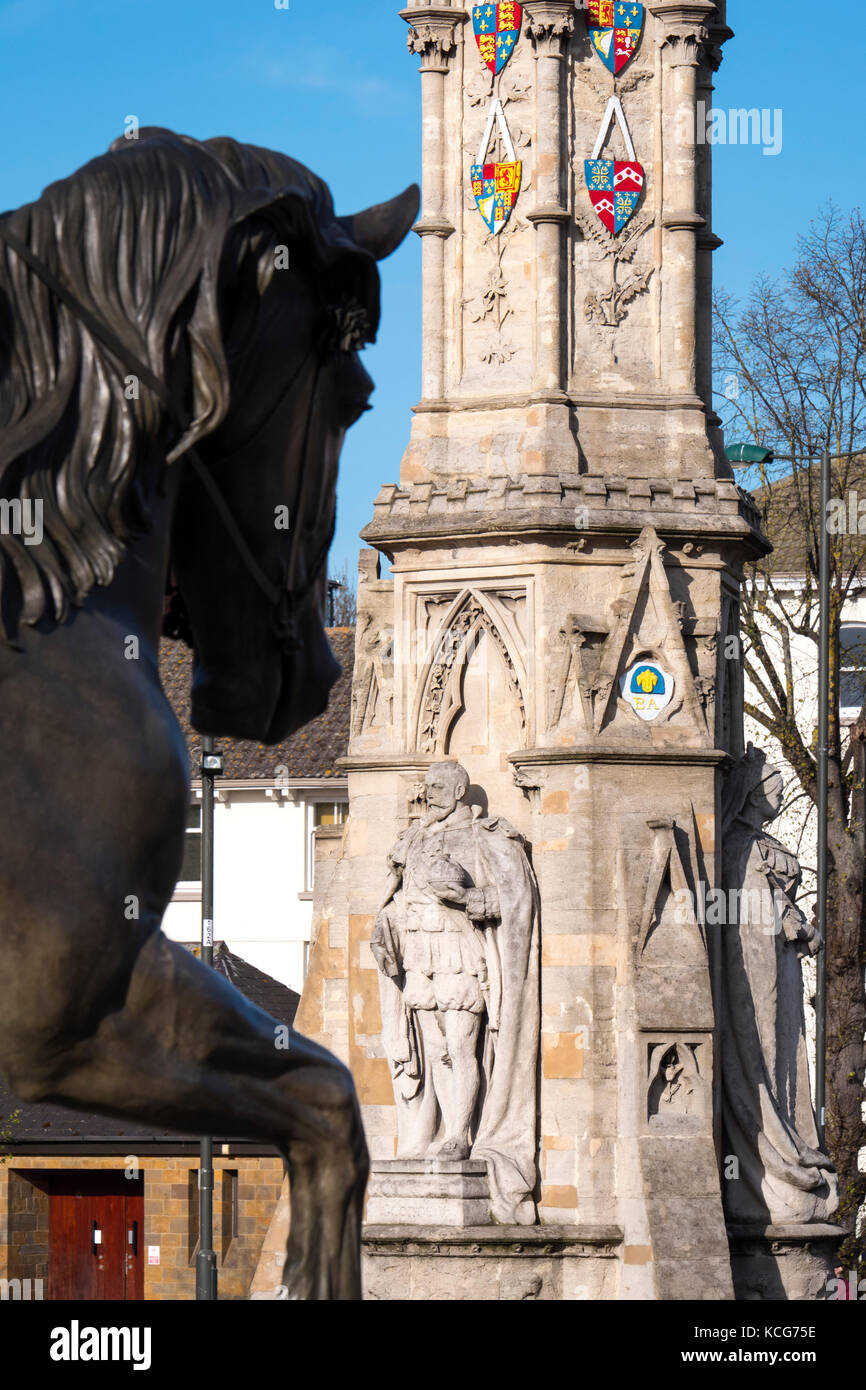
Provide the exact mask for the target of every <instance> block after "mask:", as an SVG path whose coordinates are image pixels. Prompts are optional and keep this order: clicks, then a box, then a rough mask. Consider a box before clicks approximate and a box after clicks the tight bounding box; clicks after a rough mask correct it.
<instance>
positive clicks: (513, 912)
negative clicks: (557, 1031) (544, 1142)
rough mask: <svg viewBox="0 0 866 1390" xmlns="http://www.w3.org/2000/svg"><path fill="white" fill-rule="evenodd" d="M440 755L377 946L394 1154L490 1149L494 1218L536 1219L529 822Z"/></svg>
mask: <svg viewBox="0 0 866 1390" xmlns="http://www.w3.org/2000/svg"><path fill="white" fill-rule="evenodd" d="M468 789H469V774H468V773H467V771H466V769H465V768H463V767H461V766H460V764H459V763H455V762H441V763H434V765H433V766H432V767H431V768H430V769H429V771H428V773H427V778H426V782H425V790H426V804H427V809H426V813H425V814H424V815H423V816H422V818H421V819H420V821H418V822H417V823H416V824H414V825H412V826H410V827H409V829H408V830H405V831H404V832H403V834H402V835H401V836H400V838H399V839H398V840H397V843H396V844H395V845H394V846H393V848H392V849H391V851H390V854H389V856H388V862H389V869H390V875H389V879H388V884H387V888H386V891H385V896H384V899H383V904H382V908H381V910H380V912H379V914H378V916H377V918H376V924H375V928H374V932H373V939H372V943H371V946H372V951H373V955H374V956H375V958H376V961H377V964H378V966H379V970H380V989H381V999H382V1021H383V1040H384V1044H385V1050H386V1052H387V1055H388V1059H389V1062H390V1065H391V1073H392V1078H393V1082H394V1094H395V1099H396V1104H397V1112H398V1131H399V1141H398V1157H401V1158H427V1157H438V1158H442V1159H457V1160H459V1159H466V1158H469V1157H470V1156H471V1157H472V1158H476V1159H478V1158H482V1159H485V1160H486V1161H487V1166H488V1172H489V1175H490V1188H491V1209H492V1212H493V1215H494V1217H495V1218H496V1219H497V1220H498V1221H502V1222H505V1223H512V1222H516V1223H519V1224H523V1225H525V1224H532V1223H533V1222H534V1220H535V1207H534V1203H533V1200H532V1193H533V1189H534V1187H535V1181H536V1168H535V1127H536V1125H535V1109H536V1059H537V1051H538V1030H539V1004H538V887H537V884H536V881H535V875H534V874H533V871H532V868H531V866H530V863H529V860H528V858H527V855H526V850H525V847H524V841H523V838H522V836H521V835H519V834H518V832H517V831H516V830H515V829H514V828H513V826H511V825H509V823H508V822H507V821H505V820H502V819H501V818H498V817H490V818H486V817H482V815H481V812H480V809H479V808H478V807H477V806H473V807H470V806H468V805H466V804H465V797H466V793H467V791H468Z"/></svg>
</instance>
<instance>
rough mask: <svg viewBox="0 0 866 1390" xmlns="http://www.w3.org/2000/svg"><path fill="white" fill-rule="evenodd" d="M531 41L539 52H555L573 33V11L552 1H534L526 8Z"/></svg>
mask: <svg viewBox="0 0 866 1390" xmlns="http://www.w3.org/2000/svg"><path fill="white" fill-rule="evenodd" d="M526 14H527V21H528V25H529V32H530V34H531V36H532V40H533V42H534V44H535V45H536V48H538V49H539V50H540V51H542V52H543V51H545V50H546V49H552V50H553V51H557V50H558V49H559V48H561V47H562V45H563V44H564V43H565V42H566V41H567V40H568V38H569V37H570V36H571V34H573V33H574V10H573V8H571V7H570V6H568V5H565V4H562V3H561V2H560V3H557V0H554V2H553V3H551V0H536V3H535V4H533V5H527V6H526Z"/></svg>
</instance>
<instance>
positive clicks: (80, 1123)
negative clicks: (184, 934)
mask: <svg viewBox="0 0 866 1390" xmlns="http://www.w3.org/2000/svg"><path fill="white" fill-rule="evenodd" d="M189 949H190V950H192V951H193V952H194V953H195V954H196V955H197V954H198V952H199V947H198V946H190V947H189ZM214 969H215V970H217V971H218V972H219V974H221V975H224V976H225V978H226V979H227V980H229V981H230V982H231V983H232V984H233V985H236V986H237V988H238V989H239V990H240V991H241V992H242V993H243V994H245V995H246V997H247V999H249V1000H250V1001H251V1002H252V1003H253V1004H257V1005H258V1006H259V1008H260V1009H264V1010H265V1012H266V1013H268V1014H270V1015H271V1017H272V1018H275V1019H276V1020H277V1022H279V1023H286V1024H288V1025H289V1026H290V1027H291V1025H292V1023H293V1022H294V1018H295V1014H296V1013H297V1010H298V1004H299V1003H300V1000H301V996H300V995H299V994H296V993H295V991H294V990H293V989H288V988H287V986H286V985H281V984H280V982H279V981H278V980H274V979H272V978H271V976H270V975H266V974H265V973H264V972H263V971H262V970H257V969H256V967H255V966H254V965H250V964H249V962H248V961H245V960H242V959H241V957H240V956H236V955H233V954H232V952H231V951H230V950H229V949H228V947H227V946H226V945H225V942H222V941H218V942H217V943H216V946H215V948H214ZM15 1111H18V1112H19V1113H20V1118H19V1121H18V1123H17V1124H15V1125H12V1126H10V1130H11V1136H12V1137H11V1139H9V1140H7V1141H4V1142H3V1145H2V1148H0V1152H2V1151H3V1149H5V1150H6V1151H8V1152H12V1153H14V1151H15V1149H16V1147H18V1146H19V1145H26V1146H27V1147H28V1148H33V1147H34V1146H35V1145H37V1144H40V1143H43V1142H44V1143H45V1144H46V1145H47V1144H50V1146H51V1148H52V1150H56V1149H57V1146H58V1144H61V1145H62V1144H63V1142H64V1141H65V1140H68V1141H69V1142H70V1143H78V1144H81V1143H87V1142H90V1143H93V1142H95V1141H97V1140H105V1141H106V1142H107V1143H112V1144H113V1143H117V1142H120V1141H123V1140H126V1139H139V1140H145V1139H146V1140H148V1141H150V1142H151V1143H152V1142H154V1141H156V1142H159V1141H166V1140H168V1141H171V1140H172V1139H176V1138H184V1137H185V1138H190V1137H192V1136H181V1135H178V1134H177V1133H176V1132H173V1131H171V1130H161V1131H156V1130H155V1128H154V1126H153V1125H139V1124H134V1123H132V1122H131V1121H129V1120H118V1119H116V1118H115V1119H109V1118H106V1117H105V1116H104V1115H98V1114H90V1113H87V1112H84V1111H80V1110H67V1109H66V1107H65V1106H62V1105H45V1104H42V1103H41V1102H34V1103H33V1104H27V1103H25V1102H24V1101H20V1100H16V1098H15V1096H13V1095H12V1094H11V1092H10V1091H9V1090H8V1089H7V1087H6V1085H5V1084H4V1082H3V1080H2V1078H0V1124H2V1122H3V1121H5V1119H6V1118H7V1116H9V1115H11V1114H12V1113H14V1112H15ZM219 1137H220V1138H228V1137H230V1136H229V1135H228V1134H226V1135H220V1136H219Z"/></svg>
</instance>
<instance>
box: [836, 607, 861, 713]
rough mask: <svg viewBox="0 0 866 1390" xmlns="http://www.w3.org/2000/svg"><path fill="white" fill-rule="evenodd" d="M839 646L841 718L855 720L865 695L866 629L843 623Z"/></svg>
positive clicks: (858, 625) (857, 625) (855, 624)
mask: <svg viewBox="0 0 866 1390" xmlns="http://www.w3.org/2000/svg"><path fill="white" fill-rule="evenodd" d="M839 644H840V673H839V704H840V706H841V712H842V716H843V718H848V719H856V718H857V715H858V714H859V713H860V710H861V708H862V705H863V696H864V694H866V627H864V626H863V625H861V624H859V623H844V624H843V626H842V631H841V633H840V635H839Z"/></svg>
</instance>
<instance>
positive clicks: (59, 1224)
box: [48, 1169, 144, 1302]
mask: <svg viewBox="0 0 866 1390" xmlns="http://www.w3.org/2000/svg"><path fill="white" fill-rule="evenodd" d="M50 1218H51V1262H50V1265H49V1289H48V1296H49V1298H52V1299H70V1300H72V1301H76V1302H77V1301H78V1300H91V1299H92V1300H99V1299H109V1300H141V1299H143V1298H144V1247H143V1240H144V1183H143V1180H142V1179H141V1178H137V1179H134V1180H128V1179H126V1178H125V1177H124V1175H123V1173H118V1172H100V1171H98V1170H92V1169H91V1170H87V1171H81V1172H64V1173H56V1174H53V1175H52V1181H51V1193H50Z"/></svg>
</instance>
